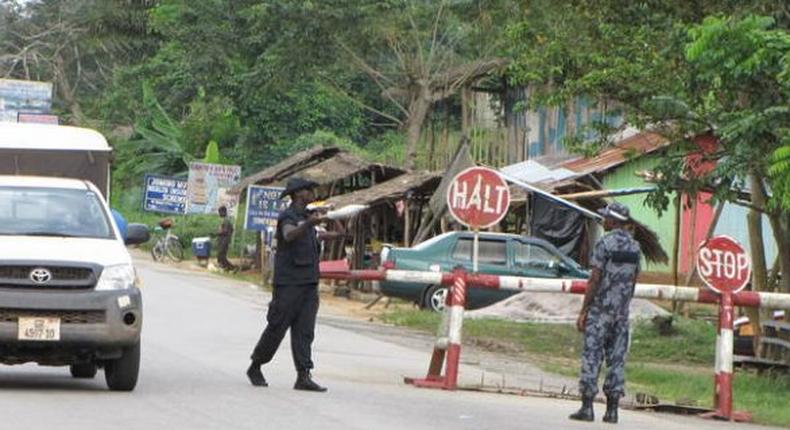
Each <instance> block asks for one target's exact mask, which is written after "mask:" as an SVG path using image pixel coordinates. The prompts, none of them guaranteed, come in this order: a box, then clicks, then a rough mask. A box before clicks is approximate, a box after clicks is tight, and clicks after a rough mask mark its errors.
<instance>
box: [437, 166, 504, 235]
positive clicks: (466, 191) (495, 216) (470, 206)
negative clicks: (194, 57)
mask: <svg viewBox="0 0 790 430" xmlns="http://www.w3.org/2000/svg"><path fill="white" fill-rule="evenodd" d="M447 207H448V209H449V210H450V214H451V215H452V216H453V218H455V220H456V221H458V222H459V223H461V224H463V225H465V226H467V227H469V228H472V229H478V228H487V227H491V226H492V225H494V224H496V223H498V222H499V221H501V220H502V218H504V216H505V214H507V210H508V207H510V188H509V187H508V185H507V182H505V180H504V179H502V176H500V175H499V173H498V172H497V171H496V170H492V169H488V168H485V167H470V168H468V169H466V170H464V171H462V172H460V173H458V174H457V175H455V178H453V181H452V182H451V183H450V186H449V187H448V188H447Z"/></svg>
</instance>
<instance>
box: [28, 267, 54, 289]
mask: <svg viewBox="0 0 790 430" xmlns="http://www.w3.org/2000/svg"><path fill="white" fill-rule="evenodd" d="M30 280H31V281H33V283H35V284H39V285H42V284H46V283H47V282H49V281H51V280H52V272H50V271H49V270H47V269H44V268H43V267H39V268H36V269H33V270H31V271H30Z"/></svg>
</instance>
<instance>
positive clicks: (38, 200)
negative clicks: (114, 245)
mask: <svg viewBox="0 0 790 430" xmlns="http://www.w3.org/2000/svg"><path fill="white" fill-rule="evenodd" d="M0 235H3V236H8V235H13V236H52V237H86V238H96V239H114V238H115V234H114V233H113V230H112V228H111V227H110V222H109V220H108V218H107V214H106V213H105V211H104V207H103V206H102V204H101V201H100V200H99V196H97V195H96V193H94V192H93V191H90V190H72V189H60V188H30V187H0Z"/></svg>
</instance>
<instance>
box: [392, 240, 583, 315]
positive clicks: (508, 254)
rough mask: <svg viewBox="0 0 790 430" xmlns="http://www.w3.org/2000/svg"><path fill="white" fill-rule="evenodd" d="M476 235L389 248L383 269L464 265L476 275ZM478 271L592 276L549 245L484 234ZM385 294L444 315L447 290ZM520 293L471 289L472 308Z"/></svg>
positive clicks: (421, 287)
mask: <svg viewBox="0 0 790 430" xmlns="http://www.w3.org/2000/svg"><path fill="white" fill-rule="evenodd" d="M473 239H474V238H473V235H472V233H471V232H450V233H444V234H442V235H439V236H436V237H434V238H432V239H429V240H427V241H425V242H422V243H420V244H419V245H416V246H414V247H413V248H385V249H384V250H383V251H382V253H381V261H382V264H383V265H385V266H386V267H389V268H394V269H399V270H419V271H435V272H439V271H441V272H450V271H452V270H453V268H455V267H458V266H462V267H463V268H464V269H465V270H468V271H470V272H471V271H472V243H473ZM478 271H479V272H480V273H487V274H491V275H509V276H527V277H534V278H587V277H588V276H589V273H588V272H587V271H585V270H584V269H583V268H582V267H581V266H580V265H579V264H577V263H576V262H575V261H573V260H571V259H570V258H569V257H567V256H565V255H563V254H562V253H561V252H560V251H559V250H558V249H557V248H556V247H554V246H553V245H551V244H550V243H548V242H546V241H544V240H541V239H536V238H533V237H525V236H519V235H515V234H501V233H480V245H479V260H478ZM379 287H380V288H381V292H382V293H383V294H384V295H386V296H390V297H399V298H403V299H406V300H410V301H414V302H415V303H417V304H419V305H420V307H422V308H426V309H432V310H435V311H441V310H443V309H444V303H445V299H446V298H447V287H445V286H442V285H425V284H412V283H400V282H381V283H380V284H379ZM515 293H516V291H508V290H492V289H484V288H470V289H469V292H468V295H467V305H466V307H467V308H468V309H477V308H481V307H484V306H488V305H490V304H492V303H495V302H498V301H500V300H503V299H506V298H507V297H510V296H512V295H513V294H515Z"/></svg>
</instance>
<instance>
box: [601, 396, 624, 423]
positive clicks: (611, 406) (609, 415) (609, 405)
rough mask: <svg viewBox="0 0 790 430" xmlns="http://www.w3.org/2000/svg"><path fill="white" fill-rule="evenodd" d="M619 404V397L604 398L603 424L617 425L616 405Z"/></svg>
mask: <svg viewBox="0 0 790 430" xmlns="http://www.w3.org/2000/svg"><path fill="white" fill-rule="evenodd" d="M619 402H620V398H619V397H607V398H606V414H605V415H604V416H603V422H605V423H611V424H617V404H618V403H619Z"/></svg>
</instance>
